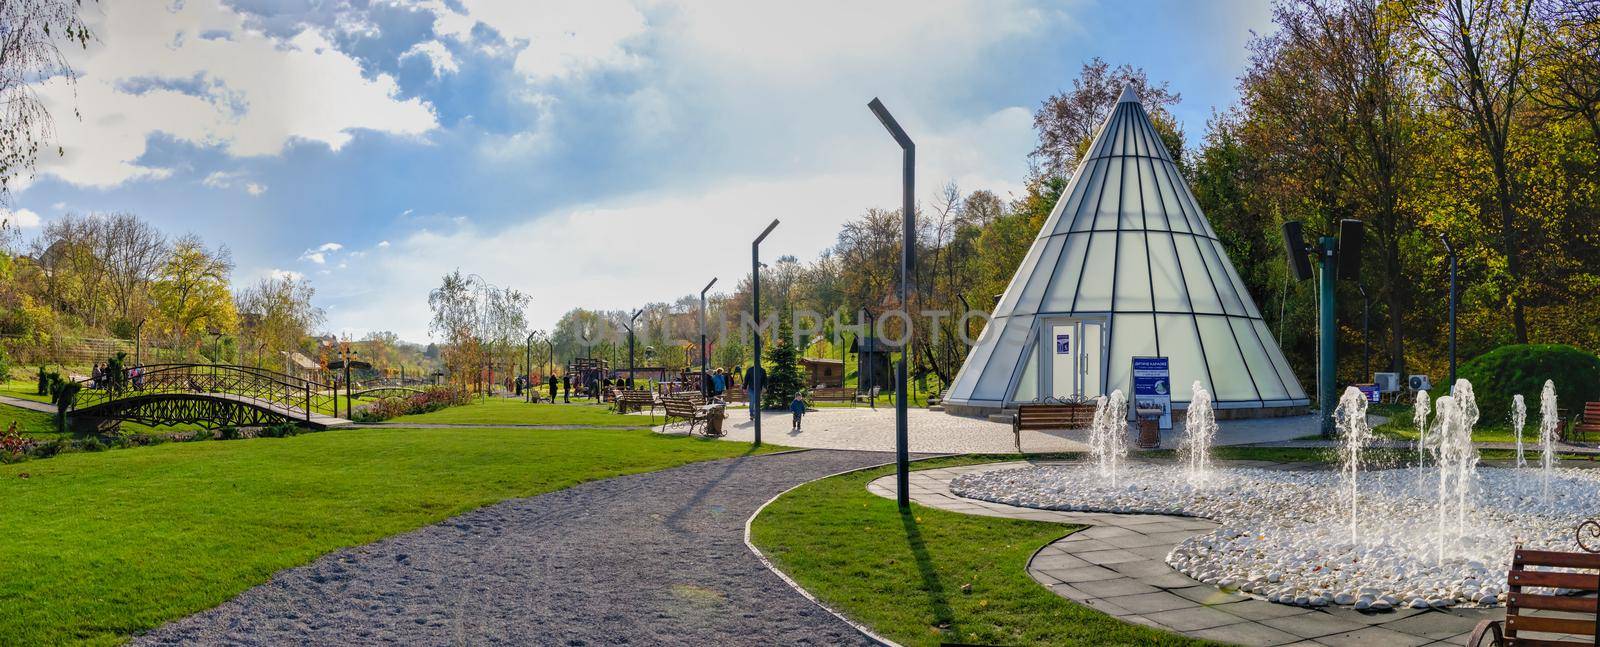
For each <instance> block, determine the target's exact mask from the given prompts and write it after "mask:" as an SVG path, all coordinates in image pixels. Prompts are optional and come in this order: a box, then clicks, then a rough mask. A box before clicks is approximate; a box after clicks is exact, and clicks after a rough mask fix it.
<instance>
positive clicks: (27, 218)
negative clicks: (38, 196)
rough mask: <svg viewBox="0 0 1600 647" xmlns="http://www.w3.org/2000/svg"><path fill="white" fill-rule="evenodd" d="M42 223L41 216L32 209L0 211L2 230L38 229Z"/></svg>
mask: <svg viewBox="0 0 1600 647" xmlns="http://www.w3.org/2000/svg"><path fill="white" fill-rule="evenodd" d="M40 222H42V220H41V219H40V218H39V214H38V213H35V212H34V211H33V210H32V209H11V210H0V230H3V229H7V228H12V227H15V228H17V229H32V228H34V227H38V226H39V223H40Z"/></svg>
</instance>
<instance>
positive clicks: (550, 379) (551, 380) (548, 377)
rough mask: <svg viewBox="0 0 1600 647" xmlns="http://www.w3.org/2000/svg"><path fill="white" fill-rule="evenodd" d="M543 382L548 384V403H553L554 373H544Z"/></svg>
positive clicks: (554, 397)
mask: <svg viewBox="0 0 1600 647" xmlns="http://www.w3.org/2000/svg"><path fill="white" fill-rule="evenodd" d="M544 382H545V384H548V385H550V404H555V402H556V376H554V375H546V376H545V377H544Z"/></svg>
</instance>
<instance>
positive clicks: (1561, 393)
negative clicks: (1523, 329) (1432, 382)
mask: <svg viewBox="0 0 1600 647" xmlns="http://www.w3.org/2000/svg"><path fill="white" fill-rule="evenodd" d="M1458 375H1459V376H1460V377H1463V378H1466V379H1467V380H1468V381H1470V382H1472V390H1473V392H1474V393H1475V394H1476V395H1477V396H1478V408H1479V410H1481V411H1482V412H1483V414H1482V420H1483V422H1484V423H1486V424H1490V425H1496V426H1498V425H1503V424H1505V421H1506V420H1507V419H1508V418H1509V416H1510V415H1511V396H1512V395H1515V394H1517V393H1521V394H1522V398H1523V400H1525V401H1526V402H1527V405H1528V422H1529V426H1537V424H1538V423H1537V421H1538V419H1539V393H1540V392H1541V391H1543V390H1544V381H1545V380H1555V383H1556V402H1557V406H1559V407H1560V408H1561V409H1564V410H1566V411H1567V412H1568V415H1569V416H1570V415H1571V414H1572V413H1575V412H1578V411H1582V410H1583V404H1584V403H1585V402H1596V401H1600V357H1595V356H1594V355H1593V354H1590V353H1587V352H1584V351H1582V350H1579V349H1577V348H1573V347H1571V346H1567V345H1565V344H1512V345H1508V346H1501V347H1499V348H1496V349H1494V350H1491V351H1489V352H1487V353H1484V354H1482V355H1479V356H1477V357H1474V358H1472V360H1471V361H1468V362H1467V363H1465V364H1463V365H1461V370H1460V371H1459V373H1458ZM1441 391H1442V390H1441Z"/></svg>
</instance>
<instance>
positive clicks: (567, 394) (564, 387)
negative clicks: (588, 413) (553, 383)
mask: <svg viewBox="0 0 1600 647" xmlns="http://www.w3.org/2000/svg"><path fill="white" fill-rule="evenodd" d="M561 401H562V402H567V403H570V402H572V376H571V375H562V376H561Z"/></svg>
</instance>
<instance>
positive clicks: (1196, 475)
mask: <svg viewBox="0 0 1600 647" xmlns="http://www.w3.org/2000/svg"><path fill="white" fill-rule="evenodd" d="M1193 389H1194V395H1193V396H1192V397H1190V399H1189V408H1188V409H1187V410H1186V411H1185V412H1184V414H1183V444H1182V445H1180V446H1179V454H1180V455H1181V456H1182V458H1183V462H1184V464H1185V465H1187V466H1188V468H1189V482H1190V483H1196V484H1198V483H1205V482H1206V481H1207V480H1210V478H1211V443H1212V441H1214V440H1216V437H1217V418H1216V414H1215V413H1214V412H1213V411H1212V410H1211V392H1210V391H1207V390H1206V388H1205V385H1204V384H1201V383H1200V381H1199V380H1195V382H1194V387H1193Z"/></svg>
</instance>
